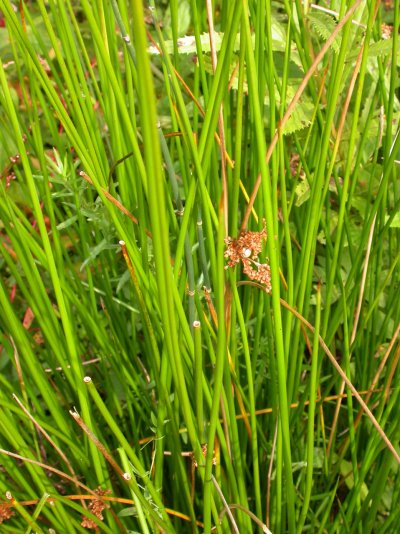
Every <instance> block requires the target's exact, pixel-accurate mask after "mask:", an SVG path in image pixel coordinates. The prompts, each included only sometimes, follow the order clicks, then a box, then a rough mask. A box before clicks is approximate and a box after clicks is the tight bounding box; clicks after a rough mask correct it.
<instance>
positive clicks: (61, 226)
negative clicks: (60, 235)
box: [56, 215, 78, 230]
mask: <svg viewBox="0 0 400 534" xmlns="http://www.w3.org/2000/svg"><path fill="white" fill-rule="evenodd" d="M77 220H78V216H77V215H73V216H72V217H70V218H69V219H67V220H65V221H63V222H62V223H60V224H57V226H56V228H57V230H65V228H68V227H69V226H72V225H73V224H74V223H75V222H76V221H77Z"/></svg>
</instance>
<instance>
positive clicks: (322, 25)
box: [307, 12, 341, 53]
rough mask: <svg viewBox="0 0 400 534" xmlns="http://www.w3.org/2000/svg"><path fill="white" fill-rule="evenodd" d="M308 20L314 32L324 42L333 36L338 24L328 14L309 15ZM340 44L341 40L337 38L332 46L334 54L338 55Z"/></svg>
mask: <svg viewBox="0 0 400 534" xmlns="http://www.w3.org/2000/svg"><path fill="white" fill-rule="evenodd" d="M307 19H308V20H309V22H310V24H311V27H312V28H313V30H314V31H315V32H316V33H317V34H318V35H319V36H320V37H321V38H322V39H323V40H324V41H327V40H328V38H329V37H330V36H331V35H332V33H333V32H334V30H335V28H336V26H337V23H336V21H335V19H334V18H333V17H331V16H330V15H328V14H327V13H320V12H318V13H313V14H311V13H310V14H309V15H308V16H307ZM340 42H341V38H340V37H339V36H337V37H336V38H335V40H334V41H333V42H332V44H331V48H332V50H334V52H336V53H338V52H339V50H340Z"/></svg>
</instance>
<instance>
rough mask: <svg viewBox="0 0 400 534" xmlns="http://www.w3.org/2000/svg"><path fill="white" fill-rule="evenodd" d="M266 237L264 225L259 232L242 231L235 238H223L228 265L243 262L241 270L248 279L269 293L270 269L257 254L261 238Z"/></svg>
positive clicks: (260, 246) (261, 241)
mask: <svg viewBox="0 0 400 534" xmlns="http://www.w3.org/2000/svg"><path fill="white" fill-rule="evenodd" d="M266 238H267V229H266V227H265V223H264V228H263V229H262V230H261V231H260V232H250V231H243V232H240V234H239V236H238V237H237V238H236V239H233V238H232V237H227V238H226V239H225V244H226V251H225V254H224V255H225V258H228V265H227V266H226V267H225V269H228V268H229V267H235V265H237V264H238V263H242V264H243V272H244V274H245V275H246V276H248V277H249V278H250V280H254V281H255V282H259V283H260V284H262V285H263V286H265V289H266V291H267V292H268V293H271V289H272V287H271V270H270V267H269V265H268V263H261V262H260V261H259V259H258V255H259V254H260V252H261V250H262V245H263V240H264V239H266Z"/></svg>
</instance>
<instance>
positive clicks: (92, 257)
mask: <svg viewBox="0 0 400 534" xmlns="http://www.w3.org/2000/svg"><path fill="white" fill-rule="evenodd" d="M115 248H117V245H113V244H110V243H108V241H107V240H106V239H103V240H102V241H100V243H99V244H98V245H96V246H95V247H93V248H92V249H91V251H90V254H89V256H88V257H87V258H86V260H85V261H84V262H83V263H82V265H81V268H80V271H83V269H84V268H85V267H86V265H88V264H89V263H90V262H92V261H93V260H95V259H96V258H97V256H98V255H99V254H100V253H101V252H103V251H104V250H111V249H115Z"/></svg>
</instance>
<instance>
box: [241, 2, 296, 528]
mask: <svg viewBox="0 0 400 534" xmlns="http://www.w3.org/2000/svg"><path fill="white" fill-rule="evenodd" d="M243 5H244V9H243V11H244V22H245V29H246V39H247V54H246V57H247V76H248V80H249V89H250V90H252V91H256V88H257V81H256V70H255V64H254V56H253V51H252V50H251V49H250V45H251V35H250V26H249V21H248V18H247V10H248V9H247V2H246V1H245V2H244V3H243ZM252 103H253V113H254V127H255V130H256V141H257V150H258V155H259V160H260V167H261V175H262V180H263V182H262V183H263V193H264V202H265V215H266V221H267V230H268V234H269V239H268V241H267V246H268V253H269V259H270V264H271V281H272V305H273V310H274V321H275V324H274V327H275V328H274V330H275V332H274V334H275V342H276V358H277V369H278V384H279V387H278V391H279V417H280V422H281V425H282V427H281V428H282V436H283V454H284V466H285V479H286V498H287V517H288V522H289V532H290V533H293V532H294V530H295V524H294V520H295V515H294V488H293V475H292V461H291V448H290V433H289V412H288V398H287V390H286V365H285V360H286V358H285V351H284V345H283V336H282V318H281V305H280V301H279V298H280V291H279V286H280V281H279V259H278V258H279V252H278V250H277V246H276V240H275V239H274V237H272V236H275V235H276V233H277V229H276V224H277V222H276V221H274V220H273V217H272V213H273V209H272V191H271V186H270V178H269V173H268V169H267V165H266V163H265V159H264V154H265V153H266V146H265V138H264V133H263V121H262V118H261V110H260V108H259V102H258V99H257V98H255V96H254V97H253V102H252Z"/></svg>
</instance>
